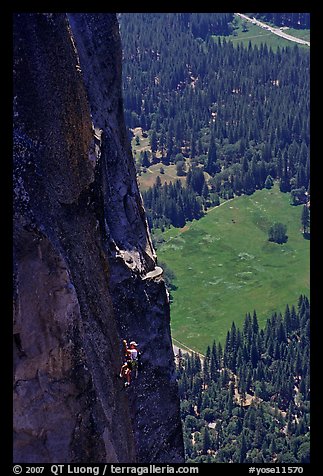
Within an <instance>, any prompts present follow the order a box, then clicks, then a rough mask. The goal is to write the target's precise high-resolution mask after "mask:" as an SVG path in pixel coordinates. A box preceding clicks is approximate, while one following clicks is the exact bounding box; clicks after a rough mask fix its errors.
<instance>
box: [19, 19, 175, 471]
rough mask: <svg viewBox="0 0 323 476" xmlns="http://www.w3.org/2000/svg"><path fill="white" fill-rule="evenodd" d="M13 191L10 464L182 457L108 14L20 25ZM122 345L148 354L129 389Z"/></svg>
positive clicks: (164, 322)
mask: <svg viewBox="0 0 323 476" xmlns="http://www.w3.org/2000/svg"><path fill="white" fill-rule="evenodd" d="M13 185H14V460H15V462H37V463H39V462H55V463H56V462H135V461H138V462H150V461H155V462H175V461H182V460H183V442H182V433H181V426H180V418H179V405H178V397H177V386H176V382H175V379H174V363H173V353H172V347H171V341H170V330H169V303H168V298H167V294H166V290H165V285H164V282H163V280H162V279H161V277H160V276H156V277H150V276H151V274H154V273H150V274H149V272H151V271H153V270H154V269H155V266H156V257H155V253H154V250H153V247H152V245H151V241H150V237H149V232H148V229H147V224H146V219H145V214H144V210H143V207H142V202H141V197H140V194H139V191H138V187H137V183H136V178H135V170H134V166H133V161H132V157H131V152H130V150H129V145H128V144H127V141H126V131H125V126H124V122H123V112H122V98H121V49H120V39H119V34H118V25H117V21H116V18H115V15H113V14H70V15H69V19H67V17H66V15H65V14H16V15H15V19H14V181H13ZM157 269H158V268H157ZM147 273H148V275H147ZM155 274H157V275H158V272H157V273H155ZM124 337H125V338H133V339H136V340H137V341H138V342H139V343H140V344H141V348H142V350H143V356H142V362H141V368H140V372H139V376H138V379H137V380H136V381H134V382H133V385H132V386H131V387H130V388H129V389H127V390H125V389H123V388H122V384H121V382H120V381H119V380H118V379H117V377H116V375H117V373H118V371H119V367H120V363H121V349H120V340H121V338H124Z"/></svg>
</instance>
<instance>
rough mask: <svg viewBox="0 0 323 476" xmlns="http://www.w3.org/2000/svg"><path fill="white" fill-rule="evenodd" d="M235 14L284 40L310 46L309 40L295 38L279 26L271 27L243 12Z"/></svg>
mask: <svg viewBox="0 0 323 476" xmlns="http://www.w3.org/2000/svg"><path fill="white" fill-rule="evenodd" d="M235 15H237V16H239V17H240V18H243V19H244V20H247V21H249V22H251V23H253V24H254V25H257V26H260V28H264V29H265V30H267V31H270V32H271V33H274V35H277V36H281V37H282V38H285V40H289V41H294V42H295V43H299V44H301V45H307V46H310V42H309V41H305V40H302V39H301V38H297V37H296V36H292V35H288V33H285V32H284V31H283V30H281V29H280V28H273V27H272V26H269V25H267V23H263V22H261V21H259V20H257V19H256V18H250V17H248V16H247V15H244V14H243V13H235Z"/></svg>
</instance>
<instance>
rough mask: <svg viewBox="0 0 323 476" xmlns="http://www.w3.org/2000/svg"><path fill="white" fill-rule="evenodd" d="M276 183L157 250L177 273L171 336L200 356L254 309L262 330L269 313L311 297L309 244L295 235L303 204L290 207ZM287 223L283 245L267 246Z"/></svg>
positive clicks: (211, 214)
mask: <svg viewBox="0 0 323 476" xmlns="http://www.w3.org/2000/svg"><path fill="white" fill-rule="evenodd" d="M289 201H290V197H289V194H282V193H281V192H280V191H279V189H278V187H277V185H276V186H275V187H274V188H273V189H272V190H260V191H257V192H255V194H253V195H252V196H241V197H237V198H235V199H234V200H231V201H229V202H226V203H224V204H223V205H222V206H220V207H216V208H214V209H212V210H211V211H210V212H209V213H208V214H207V215H206V216H205V217H204V218H202V219H201V220H199V221H194V222H193V223H192V224H191V226H189V227H187V231H185V230H184V231H183V230H179V231H178V235H177V236H175V235H174V234H173V232H170V237H169V238H171V239H170V240H169V241H168V242H166V243H164V244H163V245H162V246H161V247H160V248H159V249H158V257H159V259H160V260H161V261H163V262H165V263H166V264H167V265H168V266H169V267H170V268H171V269H172V270H173V271H174V273H175V275H176V279H175V281H174V284H175V285H176V286H177V289H176V290H175V291H173V292H172V295H173V303H172V306H171V317H172V320H171V326H172V334H173V336H174V337H175V338H176V339H178V340H179V341H181V342H183V343H184V344H186V345H187V346H188V347H190V348H192V349H194V350H197V351H200V352H202V353H204V352H205V349H206V346H207V345H208V344H211V343H212V341H213V339H215V340H216V341H218V340H220V341H221V342H224V340H225V337H226V333H227V331H228V329H229V327H230V326H231V323H232V321H235V323H236V324H237V325H238V326H240V325H242V323H243V321H244V317H245V314H246V312H251V313H252V312H253V310H254V309H256V311H257V315H258V319H259V322H260V325H262V324H264V323H265V321H266V319H267V317H269V315H271V313H272V312H273V311H282V312H283V311H284V309H285V306H286V304H287V303H289V304H293V303H295V304H296V303H297V299H298V297H299V294H301V293H304V294H308V293H309V246H310V244H309V241H307V240H304V238H303V236H302V233H301V231H300V214H301V207H293V206H291V205H290V204H289ZM275 221H277V222H282V223H284V224H286V225H287V234H288V237H289V238H288V241H287V243H285V244H283V245H278V244H276V243H270V242H268V233H267V231H268V228H269V226H270V225H271V224H272V223H273V222H275Z"/></svg>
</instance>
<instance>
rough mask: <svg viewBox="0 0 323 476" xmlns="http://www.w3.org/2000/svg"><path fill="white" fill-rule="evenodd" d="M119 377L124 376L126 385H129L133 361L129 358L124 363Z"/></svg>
mask: <svg viewBox="0 0 323 476" xmlns="http://www.w3.org/2000/svg"><path fill="white" fill-rule="evenodd" d="M119 377H120V378H124V379H125V383H124V386H125V387H129V385H130V382H131V361H130V360H127V361H126V362H125V363H124V364H123V365H122V367H121V370H120V375H119Z"/></svg>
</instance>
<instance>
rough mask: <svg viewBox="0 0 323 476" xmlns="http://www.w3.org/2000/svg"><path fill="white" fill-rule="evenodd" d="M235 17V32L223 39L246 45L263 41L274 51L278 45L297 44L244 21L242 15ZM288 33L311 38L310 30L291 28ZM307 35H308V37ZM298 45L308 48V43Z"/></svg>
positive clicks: (258, 43)
mask: <svg viewBox="0 0 323 476" xmlns="http://www.w3.org/2000/svg"><path fill="white" fill-rule="evenodd" d="M235 19H236V25H237V29H236V30H235V31H234V33H235V34H234V35H229V36H225V37H223V36H221V40H223V39H225V40H226V41H232V43H233V45H238V44H239V43H242V44H243V45H244V46H248V45H249V41H250V42H251V44H252V45H253V46H255V45H257V46H260V44H261V43H266V44H267V46H268V47H270V46H271V48H272V50H273V51H276V50H277V47H278V46H279V47H280V48H282V47H285V46H293V45H295V44H296V43H293V42H291V41H289V40H286V39H284V38H282V37H279V36H277V35H275V34H274V33H271V32H270V31H267V30H265V29H264V28H261V27H259V26H257V25H253V24H252V23H250V22H248V21H244V20H243V19H242V18H241V17H235ZM243 23H244V24H246V26H247V29H248V30H247V31H243V28H242V24H243ZM302 31H304V32H307V33H304V37H303V36H300V35H301V32H302ZM286 33H288V34H290V35H293V36H297V37H298V38H302V39H304V40H309V30H296V29H293V28H290V29H288V30H286ZM306 36H308V38H307V37H306ZM214 38H215V39H217V38H218V37H217V36H214ZM298 46H299V47H300V48H308V46H306V45H300V44H298Z"/></svg>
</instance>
